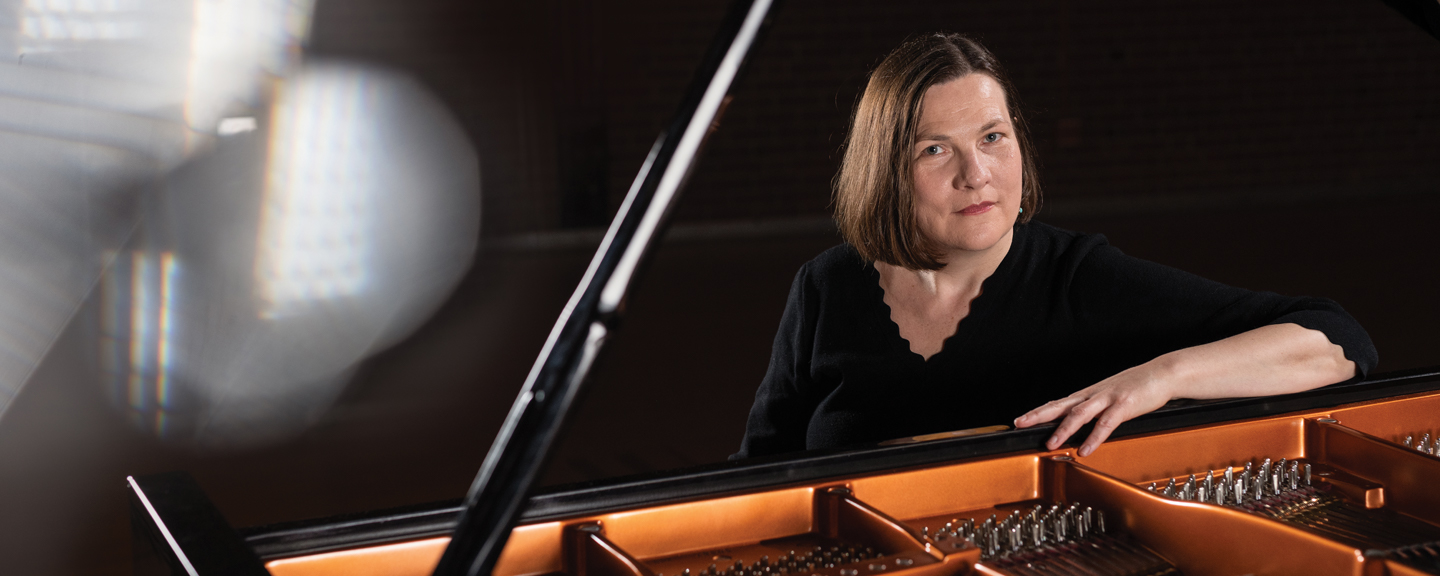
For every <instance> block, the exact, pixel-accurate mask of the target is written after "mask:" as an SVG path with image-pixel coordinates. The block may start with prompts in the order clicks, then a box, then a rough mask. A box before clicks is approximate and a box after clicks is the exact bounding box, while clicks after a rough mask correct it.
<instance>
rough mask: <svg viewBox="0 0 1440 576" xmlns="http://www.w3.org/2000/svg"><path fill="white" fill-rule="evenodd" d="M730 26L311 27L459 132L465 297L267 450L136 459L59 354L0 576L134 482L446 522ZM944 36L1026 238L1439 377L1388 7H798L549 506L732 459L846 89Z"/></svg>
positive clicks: (1407, 103) (534, 15)
mask: <svg viewBox="0 0 1440 576" xmlns="http://www.w3.org/2000/svg"><path fill="white" fill-rule="evenodd" d="M726 5H727V3H726V2H721V1H717V0H692V1H689V2H684V3H676V2H661V1H658V0H626V1H623V2H620V1H617V2H610V3H605V4H595V3H591V2H584V1H580V0H552V1H542V2H507V3H498V2H475V1H473V0H410V1H406V2H399V1H394V0H345V1H343V2H341V1H336V0H322V1H321V2H319V4H318V8H317V13H316V19H315V24H314V30H313V36H312V42H311V45H310V53H311V54H316V55H323V56H328V57H342V58H350V59H355V60H362V61H366V62H371V63H378V64H382V65H387V66H390V67H393V68H396V69H399V70H402V71H405V72H408V73H410V74H412V75H414V76H415V77H416V78H418V79H419V80H420V81H421V82H422V83H424V84H425V85H427V86H428V87H429V88H430V89H432V90H433V91H434V92H435V93H436V95H437V96H438V97H439V98H440V99H441V100H442V101H444V102H445V103H446V104H447V105H448V106H450V108H451V110H452V112H453V113H454V114H455V116H456V117H457V119H458V120H459V121H460V122H461V124H462V125H463V126H464V128H465V129H466V130H467V132H468V133H469V134H470V137H471V139H472V140H473V142H474V143H475V145H476V148H477V150H478V152H479V154H480V162H481V170H482V180H483V184H482V188H483V203H484V204H483V206H484V212H483V223H482V234H483V239H482V249H481V252H480V254H479V255H478V256H477V259H476V264H475V267H474V269H473V270H472V272H471V273H470V274H469V275H468V276H467V278H466V280H465V281H464V282H463V283H462V285H461V286H460V287H459V288H458V289H457V291H456V293H455V294H454V296H453V297H452V299H451V300H450V302H449V303H448V304H446V305H445V307H444V308H442V309H441V311H440V312H439V313H438V314H437V315H436V317H435V318H434V319H433V320H432V321H430V322H429V323H428V324H426V325H425V326H424V327H423V328H422V329H421V330H420V331H419V332H418V333H416V334H415V335H414V336H413V337H412V338H411V339H409V340H407V341H405V342H403V343H401V344H400V345H398V346H396V347H394V348H392V349H390V350H388V351H385V352H383V353H382V354H380V355H379V356H377V357H376V358H374V359H372V360H371V361H370V362H368V363H367V364H366V365H365V366H364V367H362V369H361V372H360V374H359V375H358V376H357V378H356V380H355V382H354V383H353V384H352V385H351V386H350V387H349V389H348V390H347V391H346V393H345V395H344V396H343V397H342V398H341V399H340V400H339V401H338V402H337V404H336V406H335V407H334V408H333V409H332V410H330V411H329V412H328V413H327V414H326V415H325V416H324V418H323V419H322V420H321V422H320V423H319V424H318V425H317V426H316V427H315V428H313V429H312V430H310V431H309V432H307V433H305V434H304V435H302V436H300V437H299V438H295V439H293V440H290V441H288V442H285V443H282V444H278V445H271V446H265V447H257V448H251V449H247V450H233V451H224V452H213V451H212V452H206V451H200V450H197V449H194V448H190V447H186V446H182V445H174V444H169V443H165V442H161V441H158V440H155V439H153V438H151V437H148V436H145V435H144V434H143V433H142V432H139V431H135V430H133V429H131V428H129V427H128V426H127V425H126V424H125V420H124V416H123V414H121V413H119V412H117V411H115V410H114V409H112V408H111V407H110V406H109V405H108V404H107V400H106V395H105V393H104V391H103V390H102V386H101V384H100V383H98V382H94V381H91V380H89V379H87V378H85V377H84V376H83V374H84V373H83V371H80V370H78V369H77V368H76V366H75V365H74V364H73V363H70V362H66V361H64V357H63V355H62V354H60V353H59V352H57V353H55V354H54V355H52V357H50V358H49V359H47V361H46V362H45V363H44V364H43V365H42V366H41V369H40V371H39V372H38V373H37V374H36V376H35V377H34V379H33V380H32V381H31V382H30V383H29V384H28V385H27V387H26V389H25V391H24V392H23V393H22V395H21V396H20V397H19V399H18V400H17V401H16V402H15V404H13V405H12V407H11V409H10V411H9V412H8V413H7V414H6V416H5V418H4V420H0V487H3V494H4V496H3V497H0V563H3V565H4V566H5V568H4V569H3V570H0V571H3V572H5V573H6V574H68V573H76V574H79V573H85V574H96V573H111V574H125V573H128V571H129V542H128V538H129V529H128V524H127V520H126V508H125V503H124V497H123V492H122V490H121V487H122V482H123V478H124V476H125V475H127V474H146V473H153V472H161V471H169V470H187V471H189V472H190V473H192V474H193V475H194V476H195V477H196V478H197V479H198V480H199V482H200V483H201V484H202V485H203V486H204V487H205V488H206V490H207V492H208V493H209V494H210V496H211V498H212V499H213V500H214V502H215V503H216V504H217V505H218V506H219V507H220V508H221V510H222V511H223V512H224V513H225V514H226V515H227V517H228V518H229V520H230V522H231V523H232V524H233V525H236V526H253V525H258V524H265V523H271V522H279V521H288V520H297V519H302V518H309V517H318V516H326V515H332V514H338V513H345V512H356V511H362V510H369V509H376V508H382V507H390V506H399V505H406V504H415V503H421V502H428V501H435V500H443V499H450V498H458V497H460V496H461V495H462V494H463V493H464V491H465V489H466V488H467V487H468V485H469V482H470V480H471V478H472V476H473V474H474V472H475V471H476V469H477V468H478V467H479V463H480V460H481V458H482V457H483V455H484V453H485V451H486V449H488V447H489V444H490V441H491V438H492V437H493V435H494V433H495V430H496V429H498V427H499V424H500V420H501V418H503V416H504V414H505V412H506V411H507V410H508V408H509V406H510V403H511V401H512V400H513V398H514V395H515V392H516V390H517V389H518V388H519V386H520V384H521V383H522V381H523V380H524V377H525V374H526V372H527V371H528V370H529V368H530V365H531V363H532V362H533V361H534V358H535V356H536V355H537V353H538V352H539V349H540V346H541V344H542V342H543V341H544V338H545V336H546V334H547V333H548V332H549V330H550V327H551V324H552V323H553V321H554V319H555V317H556V315H557V314H558V313H559V310H560V307H561V306H562V305H563V303H564V301H565V299H566V298H567V297H568V296H569V294H570V292H571V291H572V290H573V289H574V287H575V284H576V282H577V281H578V280H579V278H580V275H581V273H582V272H583V269H584V266H585V264H586V263H587V262H588V259H589V257H590V255H591V254H592V253H593V250H594V246H595V244H596V243H597V241H598V238H599V230H600V228H599V227H600V226H602V225H603V224H604V223H605V222H607V221H608V219H609V218H610V216H611V215H612V214H613V211H614V210H615V208H616V207H617V206H618V205H619V203H620V200H621V199H622V198H623V195H624V193H625V191H626V190H627V189H628V187H629V183H630V180H631V179H632V178H633V177H634V174H635V172H636V171H637V170H638V168H639V166H640V164H641V162H642V161H643V159H644V155H645V154H646V152H647V151H648V150H649V147H650V145H651V144H652V143H653V141H654V138H655V136H656V135H657V134H658V133H659V131H660V130H661V128H662V127H663V126H664V125H665V123H666V122H667V120H668V119H669V118H670V115H671V114H672V113H673V111H674V109H675V107H676V106H677V105H678V103H679V100H680V97H681V93H682V92H683V90H684V87H685V86H686V85H687V83H688V82H689V80H690V75H691V74H692V72H693V69H694V67H695V66H696V64H697V63H698V60H699V58H700V56H701V54H702V53H703V51H704V49H705V48H706V46H707V44H708V42H709V40H710V37H711V35H712V34H713V32H714V29H715V28H716V27H717V25H718V22H719V20H720V18H721V17H722V15H723V13H724V11H725V8H726ZM935 30H951V31H959V32H965V33H968V34H972V35H974V36H975V37H977V38H979V39H981V40H982V41H983V42H984V43H986V44H987V45H988V46H989V47H990V48H991V49H992V50H993V51H994V52H995V53H996V54H997V55H998V56H999V58H1000V59H1001V61H1002V62H1004V63H1005V64H1006V65H1007V66H1008V67H1009V68H1010V70H1011V73H1012V76H1013V79H1014V81H1015V84H1016V88H1017V91H1018V92H1019V96H1020V98H1021V100H1022V103H1023V105H1024V111H1025V113H1026V114H1027V115H1028V117H1029V119H1030V123H1031V126H1032V129H1033V132H1034V134H1033V136H1034V141H1035V142H1036V145H1037V148H1038V151H1037V154H1038V158H1039V161H1040V165H1041V177H1042V184H1043V186H1044V190H1045V198H1046V202H1047V204H1046V207H1045V208H1044V210H1042V211H1041V212H1040V214H1039V219H1041V220H1043V221H1046V222H1049V223H1052V224H1055V225H1059V226H1062V227H1067V228H1072V229H1077V230H1083V231H1089V232H1103V233H1105V234H1106V235H1107V236H1109V238H1110V240H1111V241H1112V243H1114V244H1116V245H1117V246H1119V247H1120V248H1121V249H1123V250H1125V251H1127V252H1129V253H1131V254H1134V255H1137V256H1140V257H1143V258H1147V259H1150V260H1155V261H1158V262H1162V263H1165V264H1169V265H1173V266H1176V267H1179V268H1182V269H1185V270H1189V271H1191V272H1195V273H1198V274H1200V275H1203V276H1207V277H1210V278H1213V279H1216V280H1220V281H1223V282H1227V283H1230V284H1233V285H1237V286H1242V287H1246V288H1251V289H1256V290H1273V291H1277V292H1281V293H1287V294H1309V295H1321V296H1327V297H1330V298H1333V299H1335V300H1337V301H1339V302H1340V303H1341V304H1343V305H1344V306H1345V307H1346V308H1347V310H1349V311H1350V312H1351V313H1352V314H1353V315H1354V316H1355V317H1356V318H1357V319H1359V320H1360V322H1361V323H1362V324H1363V325H1364V326H1366V328H1367V329H1368V330H1369V331H1370V333H1371V335H1372V336H1373V338H1374V340H1375V342H1376V345H1377V347H1378V348H1379V350H1380V355H1381V365H1380V369H1381V370H1398V369H1404V368H1412V367H1418V366H1426V365H1434V364H1440V334H1437V331H1436V330H1435V329H1434V324H1435V320H1436V319H1437V318H1440V304H1437V302H1436V298H1435V295H1436V288H1437V287H1440V272H1437V270H1440V252H1437V250H1436V247H1437V241H1440V239H1437V233H1436V232H1435V225H1434V223H1433V221H1434V217H1433V214H1435V213H1436V212H1437V209H1440V161H1437V160H1436V159H1437V158H1440V136H1437V134H1440V106H1437V104H1440V42H1437V41H1436V40H1435V39H1434V38H1432V37H1430V36H1428V35H1426V34H1425V33H1424V32H1423V31H1421V30H1420V29H1418V28H1417V27H1416V26H1414V25H1412V24H1411V23H1409V22H1408V21H1405V20H1403V19H1402V18H1401V17H1399V16H1398V15H1397V14H1395V13H1394V12H1392V11H1391V10H1390V9H1389V8H1387V7H1386V6H1385V5H1384V4H1382V3H1381V2H1379V1H1378V0H1377V1H1358V0H1357V1H1343V2H1342V1H1314V0H1311V1H1304V2H1301V1H1298V0H1267V1H1263V2H1249V1H1245V2H1242V1H1238V0H1237V1H1227V2H1216V1H1206V2H1198V1H1191V2H1166V3H1152V2H1139V1H1127V2H1091V3H1086V4H1084V5H1077V4H1075V3H1072V2H1066V1H1063V0H1052V1H1036V2H1003V1H999V0H993V1H974V2H933V1H924V2H920V1H900V2H897V1H888V2H859V1H839V2H837V1H827V2H821V1H819V0H792V1H788V2H786V3H785V4H784V5H783V6H782V7H781V9H780V10H779V12H778V13H777V16H776V21H775V23H774V27H773V29H772V30H771V32H770V34H769V36H768V37H767V38H765V39H764V41H763V43H762V44H761V45H760V46H759V48H758V49H757V51H756V53H755V55H754V58H753V64H752V65H751V68H750V70H749V72H748V75H747V76H746V77H744V78H743V79H742V81H741V83H740V84H739V86H738V88H737V89H736V91H735V98H736V100H735V103H734V105H733V106H731V108H730V110H729V112H728V114H727V116H726V117H725V118H724V121H723V125H722V129H721V131H720V132H719V133H718V134H717V135H716V137H715V138H714V141H713V142H712V143H711V145H710V147H709V150H708V153H707V155H706V157H705V158H704V159H703V160H702V162H701V164H700V167H699V169H698V171H697V172H696V174H695V176H694V178H693V180H692V184H691V186H690V188H689V189H688V190H687V191H686V193H685V197H684V198H683V199H682V201H681V204H680V206H679V208H678V210H677V211H676V213H675V214H676V221H675V227H674V229H673V230H672V233H671V237H670V238H669V239H668V240H667V242H666V244H665V245H664V246H663V247H662V249H661V250H660V251H659V253H658V254H657V257H656V259H655V261H654V263H653V265H652V266H651V267H650V269H649V271H648V275H647V276H645V277H644V278H643V280H642V282H641V284H640V285H639V286H638V287H637V288H636V290H635V292H634V293H633V298H632V301H631V303H630V307H629V309H628V316H627V318H626V320H625V324H624V326H623V329H622V331H621V332H620V333H619V335H618V336H617V337H616V338H615V339H614V340H613V341H612V344H611V345H610V347H609V348H608V350H607V353H606V356H605V357H603V359H602V361H601V364H600V365H599V366H598V368H597V371H596V373H595V376H594V378H593V380H592V382H591V384H590V389H589V390H590V391H589V393H588V395H587V397H586V398H584V400H583V403H582V404H581V405H580V407H579V409H578V411H577V414H575V418H574V419H573V422H572V424H571V425H570V427H569V429H568V431H567V433H566V434H565V435H564V436H563V437H562V439H561V441H560V443H559V445H558V447H557V451H556V454H555V456H554V458H553V461H552V464H551V465H550V467H549V469H548V470H547V472H546V474H545V483H546V484H552V485H553V484H557V483H565V482H575V481H582V480H591V479H598V478H606V477H611V476H616V475H623V474H633V473H641V472H652V471H657V470H664V469H669V468H673V467H678V466H685V465H692V464H700V463H707V462H716V461H719V460H723V459H724V458H725V456H726V455H728V454H729V453H730V452H732V451H733V450H735V449H736V448H737V447H738V442H739V438H740V435H741V433H742V431H743V428H744V418H745V414H746V411H747V410H748V408H749V405H750V401H751V399H752V397H753V393H754V389H755V386H756V384H757V383H758V381H759V379H760V377H761V376H762V375H763V373H764V370H765V364H766V361H767V358H768V355H769V348H770V339H771V338H772V336H773V333H774V332H773V331H774V327H775V323H776V321H777V319H778V318H779V316H780V312H781V308H782V307H783V304H784V299H785V295H786V293H787V291H788V288H789V284H790V280H791V277H792V275H793V274H794V272H795V270H796V269H797V268H798V267H799V266H800V265H801V264H802V263H803V262H805V261H806V260H808V259H809V258H811V257H813V256H814V255H815V254H817V253H818V252H820V251H821V250H823V249H825V248H827V247H829V246H831V245H833V244H835V243H836V242H837V239H836V238H835V236H834V233H833V231H832V229H831V227H830V225H829V223H828V216H827V214H828V208H827V207H828V203H829V182H830V179H831V177H832V176H833V175H834V172H835V169H836V165H837V162H838V158H839V152H840V144H841V142H842V139H843V137H844V132H845V129H846V122H847V119H848V117H849V114H850V110H851V107H852V106H853V104H854V102H855V100H856V98H857V95H858V94H859V92H860V90H862V89H863V85H864V81H865V76H866V73H867V71H868V70H869V68H870V67H872V66H873V65H874V64H875V63H877V62H878V61H879V59H880V58H882V57H883V56H884V54H885V53H886V52H887V51H888V50H890V49H891V48H893V47H894V46H895V45H897V44H898V43H899V42H900V41H901V40H903V39H904V38H905V37H907V36H909V35H911V34H915V33H922V32H927V31H935ZM77 337H78V336H77V334H75V333H74V331H72V332H67V334H66V335H65V336H63V337H62V340H61V341H60V342H59V343H57V345H56V350H57V351H64V350H67V349H68V348H67V347H73V346H75V344H74V342H75V341H76V338H77ZM1046 400H1049V399H1048V398H1037V399H1036V403H1037V404H1039V403H1041V402H1043V401H1046ZM1007 419H1008V417H1005V416H1003V415H997V422H999V421H1004V420H1007ZM1102 449H1103V448H1102Z"/></svg>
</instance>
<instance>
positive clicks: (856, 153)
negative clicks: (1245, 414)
mask: <svg viewBox="0 0 1440 576" xmlns="http://www.w3.org/2000/svg"><path fill="white" fill-rule="evenodd" d="M1032 154H1033V150H1032V148H1031V146H1030V144H1029V142H1028V141H1027V139H1026V134H1025V126H1024V122H1023V119H1022V118H1021V116H1020V114H1019V112H1018V110H1017V109H1016V107H1015V97H1014V90H1013V89H1012V88H1011V85H1010V83H1009V81H1008V80H1007V79H1006V76H1005V74H1004V72H1003V71H1002V70H1001V68H1000V66H999V64H998V63H997V62H996V61H995V58H994V56H993V55H991V54H990V53H989V52H988V51H987V50H985V48H984V47H982V46H981V45H980V44H978V43H976V42H974V41H973V40H970V39H968V38H965V37H964V36H960V35H955V34H935V35H930V36H925V37H921V38H916V39H912V40H910V41H907V42H906V43H905V44H903V45H902V46H900V47H899V48H897V49H896V50H895V51H894V52H892V53H891V54H890V55H889V56H888V57H886V59H885V60H884V61H883V62H882V63H881V64H880V65H879V67H877V68H876V69H875V71H874V72H873V73H872V74H871V77H870V81H869V84H868V85H867V86H866V89H865V94H864V96H863V97H862V98H861V101H860V104H859V105H858V106H857V108H856V111H855V116H854V123H853V125H852V127H851V131H850V135H849V138H848V140H847V146H846V150H845V156H844V159H843V162H842V165H841V169H840V173H839V175H838V176H837V177H836V182H835V205H836V221H837V224H838V225H839V228H840V231H841V233H842V235H843V236H844V238H845V241H846V243H845V244H842V245H840V246H837V247H835V248H832V249H830V250H828V251H826V252H825V253H823V254H821V255H820V256H818V257H817V258H815V259H814V260H812V261H810V262H809V263H807V264H806V265H805V266H804V267H803V268H801V270H800V272H799V273H798V274H797V275H796V278H795V282H794V284H793V286H792V287H791V292H790V298H789V302H788V303H787V305H786V309H785V314H784V317H783V318H782V319H781V322H780V329H779V333H778V334H777V335H776V337H775V344H774V350H773V353H772V356H771V360H770V367H769V370H768V372H767V373H766V376H765V379H764V381H763V382H762V383H761V386H760V389H759V391H758V392H757V393H756V398H755V405H754V407H753V408H752V409H751V412H750V419H749V422H748V426H747V428H746V433H745V439H744V441H743V443H742V447H741V451H740V453H739V454H737V456H738V457H748V456H756V455H761V454H773V453H780V452H790V451H796V450H804V449H814V448H826V447H837V446H846V445H852V444H858V443H867V442H876V441H883V440H887V439H893V438H901V437H906V436H915V435H920V434H927V433H934V432H940V431H946V430H956V429H964V428H971V427H977V426H984V425H990V424H996V423H999V422H1008V421H1010V420H1011V419H1013V422H1014V425H1015V426H1017V427H1021V428H1024V427H1029V426H1035V425H1038V424H1042V423H1046V422H1053V421H1057V420H1058V421H1059V422H1060V424H1059V426H1058V427H1057V429H1056V430H1055V433H1054V434H1053V435H1052V436H1051V437H1050V439H1049V440H1048V441H1047V443H1046V446H1047V448H1049V449H1055V448H1058V447H1059V446H1060V445H1061V444H1062V443H1063V442H1065V440H1066V439H1068V438H1069V437H1070V436H1071V435H1072V434H1074V433H1075V432H1076V430H1078V429H1079V428H1080V427H1081V426H1082V425H1084V424H1086V423H1088V422H1091V421H1092V420H1093V421H1094V422H1095V426H1094V429H1093V431H1092V432H1091V434H1090V435H1089V437H1088V438H1086V439H1085V441H1084V443H1083V444H1082V445H1081V446H1080V449H1079V453H1080V455H1081V456H1088V455H1089V454H1091V453H1092V452H1094V451H1095V449H1096V448H1097V447H1098V446H1099V444H1100V443H1101V442H1103V441H1104V440H1105V438H1106V437H1108V436H1109V434H1110V433H1111V432H1112V431H1113V430H1114V429H1115V427H1116V426H1118V425H1119V424H1120V423H1121V422H1123V421H1125V420H1128V419H1130V418H1133V417H1135V416H1137V415H1140V414H1143V413H1145V412H1149V411H1151V410H1154V409H1156V408H1158V407H1160V406H1161V405H1163V404H1164V403H1165V402H1167V401H1169V400H1171V399H1175V398H1224V397H1244V396H1262V395H1269V394H1281V393H1287V392H1298V391H1302V390H1307V389H1311V388H1315V387H1319V386H1323V385H1326V384H1332V383H1336V382H1341V381H1344V380H1347V379H1351V378H1359V377H1363V376H1364V374H1365V373H1366V372H1367V371H1369V370H1370V369H1372V368H1373V367H1374V366H1375V363H1376V354H1375V349H1374V346H1373V345H1372V344H1371V342H1370V338H1369V336H1368V335H1367V334H1366V333H1365V331H1364V329H1362V328H1361V327H1360V326H1359V325H1358V324H1357V323H1356V322H1355V321H1354V319H1352V318H1351V317H1350V316H1349V315H1347V314H1346V313H1345V312H1344V310H1342V309H1341V308H1340V307H1339V306H1338V305H1336V304H1335V303H1334V302H1331V301H1328V300H1323V299H1317V298H1287V297H1282V296H1279V295H1276V294H1272V293H1260V292H1250V291H1247V290H1241V289H1237V288H1232V287H1228V286H1224V285H1221V284H1218V283H1215V282H1211V281H1208V280H1205V279H1202V278H1199V277H1196V276H1193V275H1190V274H1187V273H1184V272H1181V271H1178V270H1175V269H1172V268H1167V267H1164V266H1160V265H1157V264H1153V263H1150V262H1145V261H1143V260H1138V259H1135V258H1130V257H1128V256H1125V255H1124V254H1122V253H1121V252H1120V251H1119V250H1117V249H1115V248H1113V247H1111V246H1109V245H1108V244H1107V243H1106V241H1105V238H1104V237H1103V236H1098V235H1086V234H1077V233H1074V232H1068V231H1064V230H1059V229H1056V228H1052V227H1050V226H1046V225H1044V224H1041V223H1038V222H1033V221H1031V218H1032V217H1033V216H1034V215H1035V213H1036V212H1037V211H1038V209H1039V207H1040V189H1039V186H1038V183H1037V180H1036V174H1035V173H1036V171H1035V164H1034V162H1033V159H1032V156H1031V155H1032ZM1052 398H1059V399H1058V400H1053V401H1050V402H1048V403H1046V404H1044V405H1042V406H1040V407H1038V408H1034V409H1033V410H1028V411H1027V409H1029V408H1031V407H1033V406H1035V405H1036V404H1039V403H1040V402H1042V401H1044V400H1047V399H1052ZM1017 416H1018V418H1017Z"/></svg>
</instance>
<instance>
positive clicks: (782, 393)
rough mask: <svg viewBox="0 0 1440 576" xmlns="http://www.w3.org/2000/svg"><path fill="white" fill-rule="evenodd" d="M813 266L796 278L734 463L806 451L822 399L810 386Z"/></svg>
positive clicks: (800, 272)
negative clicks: (736, 460) (810, 274)
mask: <svg viewBox="0 0 1440 576" xmlns="http://www.w3.org/2000/svg"><path fill="white" fill-rule="evenodd" d="M808 270H809V265H808V264H807V265H806V266H804V267H801V268H800V271H799V272H798V273H796V274H795V282H794V283H792V284H791V285H790V297H789V299H788V300H787V301H786V302H785V314H784V315H783V316H781V318H780V328H779V330H777V331H776V333H775V344H774V346H773V348H772V349H771V352H770V367H769V369H767V370H766V371H765V379H764V380H762V381H761V382H760V389H759V390H757V391H756V392H755V404H754V405H753V406H751V407H750V418H749V420H748V421H747V423H746V425H745V439H744V440H742V441H741V443H740V452H739V453H737V454H735V455H733V456H731V457H730V458H731V459H739V458H750V457H754V456H764V455H767V454H781V453H785V452H798V451H801V450H804V449H805V434H806V430H807V429H808V428H809V426H810V416H811V414H813V413H814V412H815V407H816V406H817V405H818V403H819V399H818V398H815V397H814V388H813V387H812V386H810V351H811V349H812V343H813V341H814V337H815V318H816V315H817V312H818V310H817V309H816V306H817V305H818V302H817V300H818V299H817V298H816V297H815V294H814V292H813V288H814V287H813V286H812V285H811V284H810V282H809V274H808Z"/></svg>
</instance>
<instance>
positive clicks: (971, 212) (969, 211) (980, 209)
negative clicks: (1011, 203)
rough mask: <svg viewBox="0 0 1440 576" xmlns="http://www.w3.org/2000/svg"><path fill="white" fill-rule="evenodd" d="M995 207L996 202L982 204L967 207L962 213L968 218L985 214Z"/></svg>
mask: <svg viewBox="0 0 1440 576" xmlns="http://www.w3.org/2000/svg"><path fill="white" fill-rule="evenodd" d="M994 207H995V203H994V202H981V203H979V204H971V205H969V206H966V207H965V209H964V210H961V211H960V213H961V214H964V215H966V216H975V215H977V214H984V213H986V212H989V211H990V209H991V208H994Z"/></svg>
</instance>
